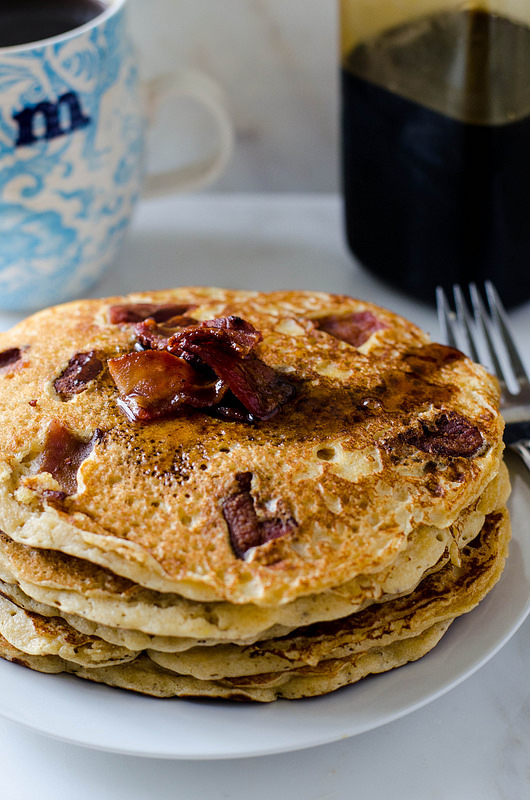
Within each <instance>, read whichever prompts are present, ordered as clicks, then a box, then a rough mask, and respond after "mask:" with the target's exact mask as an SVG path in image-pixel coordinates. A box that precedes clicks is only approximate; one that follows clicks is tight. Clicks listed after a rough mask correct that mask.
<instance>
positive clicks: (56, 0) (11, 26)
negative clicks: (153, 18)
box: [0, 0, 108, 47]
mask: <svg viewBox="0 0 530 800" xmlns="http://www.w3.org/2000/svg"><path fill="white" fill-rule="evenodd" d="M107 5H108V4H105V3H104V2H100V0H0V47H11V46H13V45H21V44H28V43H30V42H38V41H40V40H41V39H49V38H51V37H53V36H59V35H60V34H62V33H67V31H71V30H73V29H74V28H79V27H80V26H81V25H85V24H86V23H87V22H90V21H91V20H93V19H95V17H97V16H99V15H100V14H101V13H102V12H103V11H105V9H106V8H107Z"/></svg>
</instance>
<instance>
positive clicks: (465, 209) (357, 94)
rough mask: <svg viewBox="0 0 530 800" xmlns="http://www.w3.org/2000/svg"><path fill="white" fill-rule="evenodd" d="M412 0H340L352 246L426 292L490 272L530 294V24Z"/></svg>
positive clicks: (365, 260)
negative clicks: (408, 11)
mask: <svg viewBox="0 0 530 800" xmlns="http://www.w3.org/2000/svg"><path fill="white" fill-rule="evenodd" d="M426 5H428V4H427V3H426ZM512 5H513V4H512ZM519 5H522V6H524V5H525V4H524V3H523V4H519ZM527 5H528V6H529V9H528V14H529V19H530V3H528V4H527ZM379 6H380V9H378V7H379ZM406 6H407V4H406V3H403V2H401V3H398V2H394V3H393V2H390V1H388V2H381V3H380V4H379V2H378V0H371V2H370V3H368V2H367V0H342V20H341V24H342V180H343V192H344V215H345V228H346V236H347V241H348V244H349V247H350V249H351V251H352V252H353V254H354V255H355V256H356V257H357V258H358V259H359V261H360V262H361V263H362V264H363V265H364V266H365V267H366V268H367V269H369V270H371V271H372V272H374V273H375V274H377V275H379V276H380V277H381V278H383V279H384V280H386V281H387V282H389V283H391V284H393V285H394V286H396V287H399V288H400V289H402V290H404V291H405V292H407V293H408V294H410V295H413V296H415V297H418V298H421V299H423V300H426V301H428V302H433V301H434V292H435V287H436V286H437V285H438V284H441V285H443V286H445V287H446V288H450V287H451V285H452V284H453V283H457V282H458V283H468V282H469V281H478V282H482V281H483V280H486V279H488V280H492V281H494V283H495V284H496V285H497V288H498V290H499V292H500V294H501V296H502V297H503V299H504V301H505V303H506V304H507V305H516V304H518V303H521V302H523V301H524V300H527V299H528V298H529V297H530V25H529V24H527V23H526V21H525V20H524V19H518V18H514V17H509V16H507V15H504V14H503V13H502V8H499V9H497V10H496V12H495V13H493V11H491V10H487V9H485V8H482V7H478V6H477V7H476V8H469V7H468V6H466V8H462V5H461V4H458V6H456V7H449V8H448V9H447V10H441V11H440V10H437V11H436V12H435V13H431V14H429V13H422V4H421V3H418V2H411V3H410V6H411V7H414V10H415V13H414V14H413V15H411V17H410V18H404V11H403V8H404V7H406ZM499 6H502V0H499ZM437 9H439V6H437ZM379 10H380V14H379Z"/></svg>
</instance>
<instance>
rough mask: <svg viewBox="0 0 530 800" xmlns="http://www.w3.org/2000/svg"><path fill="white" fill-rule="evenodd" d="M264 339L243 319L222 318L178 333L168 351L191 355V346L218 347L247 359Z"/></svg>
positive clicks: (172, 339)
mask: <svg viewBox="0 0 530 800" xmlns="http://www.w3.org/2000/svg"><path fill="white" fill-rule="evenodd" d="M262 338H263V337H262V335H261V333H260V332H259V331H257V330H256V329H255V328H254V327H253V326H252V325H251V324H250V322H246V321H245V320H244V319H241V317H220V318H219V319H210V320H207V321H206V322H201V324H200V325H197V326H194V327H190V328H186V329H185V330H183V331H181V332H180V333H177V334H176V335H175V336H173V337H172V338H171V339H170V341H169V343H168V350H169V351H170V352H171V353H173V352H176V353H179V352H183V353H189V352H191V350H190V345H194V346H203V347H208V346H209V345H217V346H219V347H222V348H225V349H226V350H227V351H233V352H234V353H236V354H237V355H238V356H239V357H240V358H245V357H246V356H248V355H249V353H250V352H251V351H252V350H253V349H254V347H255V346H256V345H257V344H258V343H259V342H261V340H262Z"/></svg>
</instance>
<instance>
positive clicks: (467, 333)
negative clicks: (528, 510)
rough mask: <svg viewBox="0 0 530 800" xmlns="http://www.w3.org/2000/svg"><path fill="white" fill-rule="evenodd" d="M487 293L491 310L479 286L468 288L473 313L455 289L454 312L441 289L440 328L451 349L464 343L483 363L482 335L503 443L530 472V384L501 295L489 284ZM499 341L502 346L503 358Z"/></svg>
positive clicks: (438, 302)
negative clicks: (503, 425)
mask: <svg viewBox="0 0 530 800" xmlns="http://www.w3.org/2000/svg"><path fill="white" fill-rule="evenodd" d="M485 289H486V297H487V301H488V309H486V306H485V304H484V302H483V300H482V298H481V296H480V293H479V291H478V289H477V287H476V285H475V284H474V283H471V284H470V285H469V296H470V298H471V306H472V309H473V311H472V313H471V311H470V309H469V307H468V304H467V302H466V300H465V298H464V293H463V291H462V289H461V287H460V286H458V285H456V286H454V287H453V295H454V308H455V310H454V311H453V310H452V308H451V307H450V305H449V303H448V301H447V298H446V295H445V292H444V290H443V289H442V288H441V287H440V286H439V287H438V288H437V289H436V305H437V307H438V319H439V322H440V328H441V331H442V336H443V338H444V340H445V342H446V343H447V344H448V345H450V346H451V347H459V343H460V341H463V342H464V349H465V350H466V351H467V352H468V354H469V355H470V356H471V358H472V359H473V361H481V357H480V349H481V348H480V343H479V338H480V334H482V341H483V346H484V348H485V350H486V351H487V353H488V355H489V358H490V359H491V366H492V368H493V372H494V374H495V375H496V376H497V378H498V380H499V383H500V386H501V411H502V415H503V417H504V420H505V422H506V428H505V431H504V441H505V442H506V444H507V445H509V446H510V447H511V448H512V449H513V450H515V451H516V452H517V453H518V454H519V455H520V456H521V458H522V459H523V461H524V463H525V464H526V466H527V467H528V469H529V470H530V381H529V378H528V374H527V372H526V370H525V367H524V364H523V362H522V360H521V357H520V356H519V353H518V352H517V347H516V345H515V342H514V340H513V337H512V335H511V333H510V330H509V324H508V318H507V314H506V311H505V309H504V306H503V305H502V302H501V300H500V298H499V295H498V294H497V291H496V290H495V287H494V286H493V284H492V283H491V282H490V281H487V282H486V283H485ZM497 341H499V342H502V344H503V348H504V356H503V355H502V354H501V351H500V349H499V347H498V345H497ZM503 362H504V363H505V364H506V365H507V366H509V368H510V370H511V373H512V377H513V380H512V386H513V389H514V391H512V390H511V388H510V386H509V385H508V383H507V371H506V369H505V367H503Z"/></svg>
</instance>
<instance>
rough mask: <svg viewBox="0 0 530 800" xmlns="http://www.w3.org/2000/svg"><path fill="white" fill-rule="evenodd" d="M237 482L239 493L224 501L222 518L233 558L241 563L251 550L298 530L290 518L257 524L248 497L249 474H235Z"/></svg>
mask: <svg viewBox="0 0 530 800" xmlns="http://www.w3.org/2000/svg"><path fill="white" fill-rule="evenodd" d="M236 481H237V483H238V487H239V490H238V491H237V492H235V493H234V494H232V495H230V497H228V498H227V499H226V500H225V501H224V503H223V516H224V518H225V521H226V524H227V525H228V532H229V534H230V543H231V545H232V549H233V551H234V554H235V556H236V558H239V559H243V558H244V557H245V554H246V553H247V552H248V551H249V550H250V549H251V548H252V547H259V546H260V545H262V544H266V543H267V542H270V541H272V540H273V539H279V538H280V537H281V536H286V535H287V534H288V533H290V532H291V531H292V530H294V529H295V528H296V527H297V523H296V521H295V520H294V519H293V518H292V517H287V518H285V519H282V518H280V517H276V518H273V519H265V520H263V521H260V520H259V519H258V515H257V514H256V509H255V506H254V498H253V497H252V495H251V493H250V489H251V485H252V473H251V472H238V473H237V474H236Z"/></svg>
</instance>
